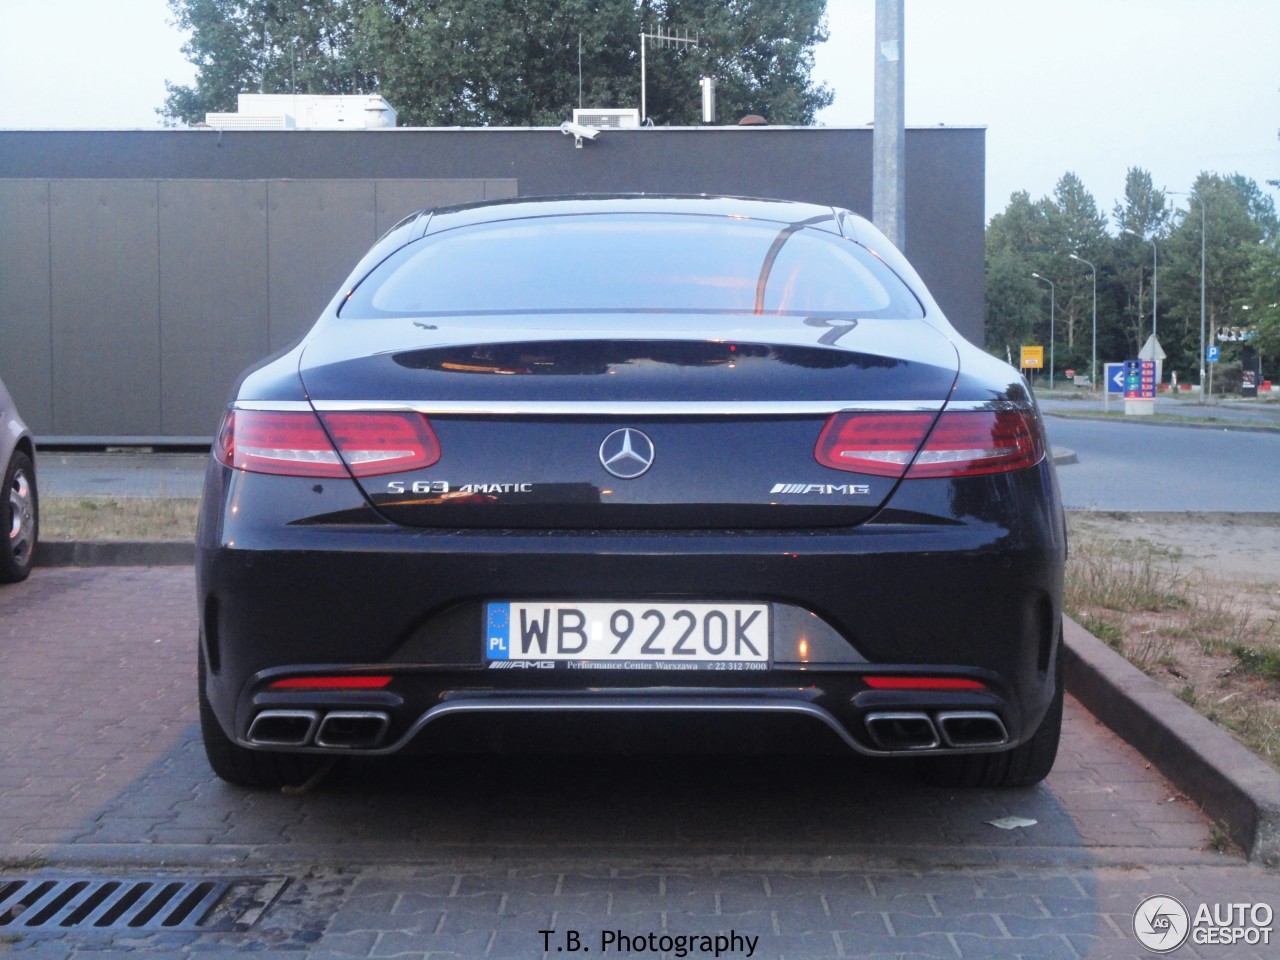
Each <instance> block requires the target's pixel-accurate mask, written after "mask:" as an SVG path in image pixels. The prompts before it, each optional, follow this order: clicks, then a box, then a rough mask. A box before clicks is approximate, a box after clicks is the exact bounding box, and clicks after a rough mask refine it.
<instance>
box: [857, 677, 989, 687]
mask: <svg viewBox="0 0 1280 960" xmlns="http://www.w3.org/2000/svg"><path fill="white" fill-rule="evenodd" d="M862 679H863V682H865V683H866V685H867V686H868V687H871V688H872V689H874V690H985V689H987V685H986V684H985V683H982V682H980V681H978V680H967V679H965V678H964V677H863V678H862Z"/></svg>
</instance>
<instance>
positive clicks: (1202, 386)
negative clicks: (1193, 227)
mask: <svg viewBox="0 0 1280 960" xmlns="http://www.w3.org/2000/svg"><path fill="white" fill-rule="evenodd" d="M1166 192H1167V193H1169V194H1171V195H1173V196H1175V197H1186V198H1187V203H1190V202H1191V201H1192V200H1196V201H1199V203H1200V402H1201V403H1206V402H1208V401H1207V398H1206V397H1205V392H1204V390H1205V383H1204V374H1205V370H1204V366H1205V363H1206V360H1205V355H1204V350H1205V344H1204V296H1205V294H1204V290H1205V270H1204V239H1205V233H1206V232H1207V230H1206V225H1205V224H1206V221H1205V216H1204V197H1201V196H1199V195H1198V194H1193V193H1186V192H1184V191H1182V190H1169V191H1166Z"/></svg>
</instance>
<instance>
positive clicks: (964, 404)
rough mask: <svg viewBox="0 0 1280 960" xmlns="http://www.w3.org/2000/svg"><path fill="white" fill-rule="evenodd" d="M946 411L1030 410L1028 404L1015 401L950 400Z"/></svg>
mask: <svg viewBox="0 0 1280 960" xmlns="http://www.w3.org/2000/svg"><path fill="white" fill-rule="evenodd" d="M947 409H948V410H1030V409H1031V405H1030V404H1028V403H1019V402H1018V401H1016V400H952V401H951V402H950V403H948V404H947Z"/></svg>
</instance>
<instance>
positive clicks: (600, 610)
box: [482, 600, 773, 670]
mask: <svg viewBox="0 0 1280 960" xmlns="http://www.w3.org/2000/svg"><path fill="white" fill-rule="evenodd" d="M772 641H773V617H772V609H771V606H770V604H768V603H738V602H718V601H700V602H680V601H660V602H652V601H635V600H616V601H615V600H604V601H601V600H591V601H573V600H565V601H541V600H498V601H490V602H487V603H486V604H485V605H484V625H483V637H482V657H483V659H484V661H485V663H486V665H488V666H489V667H491V668H494V667H513V666H516V665H520V666H532V665H535V664H536V665H538V666H540V667H542V668H543V669H546V668H548V667H550V668H553V669H554V668H556V667H566V668H571V669H572V668H579V669H640V670H664V669H665V670H767V669H769V667H770V665H771V663H772V653H773V643H772Z"/></svg>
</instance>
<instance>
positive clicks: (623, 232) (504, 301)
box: [340, 214, 924, 318]
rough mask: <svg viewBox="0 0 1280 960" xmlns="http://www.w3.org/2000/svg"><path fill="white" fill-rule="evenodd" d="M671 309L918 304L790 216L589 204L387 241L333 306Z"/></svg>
mask: <svg viewBox="0 0 1280 960" xmlns="http://www.w3.org/2000/svg"><path fill="white" fill-rule="evenodd" d="M566 312H569V313H575V312H591V313H598V312H628V313H635V312H639V313H643V312H658V313H669V312H681V313H756V314H771V315H778V316H806V317H809V316H818V317H845V316H854V317H921V316H923V315H924V312H923V310H922V308H921V306H920V303H919V302H918V301H917V300H916V298H915V297H914V296H913V295H912V293H911V291H910V290H909V289H908V288H907V287H906V285H905V284H904V283H903V282H902V281H901V280H900V279H899V278H898V276H897V275H896V274H895V273H893V271H891V270H890V269H889V268H888V267H887V266H885V264H884V263H883V262H882V261H881V260H880V259H879V258H878V257H876V256H875V255H874V254H872V253H870V252H869V251H867V250H866V249H865V248H863V247H861V246H859V245H858V244H856V243H854V242H852V241H851V240H847V239H845V238H843V237H838V236H835V235H834V234H831V233H827V232H826V231H823V230H816V229H813V228H809V227H804V226H802V225H800V224H780V223H770V222H765V221H759V220H746V219H735V218H731V217H710V216H689V215H682V216H670V215H657V214H594V215H578V216H555V217H537V218H529V219H524V220H511V221H503V222H501V223H488V224H480V225H475V226H467V227H458V228H455V229H452V230H447V231H444V232H442V233H439V234H435V235H429V236H427V237H424V238H423V239H421V240H418V241H416V242H414V243H411V244H409V245H408V246H407V247H405V248H403V249H401V250H399V251H397V252H396V253H395V254H393V255H392V256H391V257H389V258H388V259H387V260H385V261H384V262H383V263H382V264H380V265H379V266H378V267H377V268H376V269H375V270H374V271H373V272H372V273H371V274H370V275H369V276H368V277H367V278H366V279H365V280H364V281H363V282H362V283H361V284H360V285H359V286H358V287H357V288H356V289H355V291H354V292H353V293H352V294H351V295H350V297H349V298H348V300H347V302H346V303H345V304H344V305H343V307H342V309H341V311H340V313H341V315H342V316H343V317H355V318H361V317H383V316H414V317H417V316H441V315H449V316H456V315H458V314H495V313H566Z"/></svg>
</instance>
